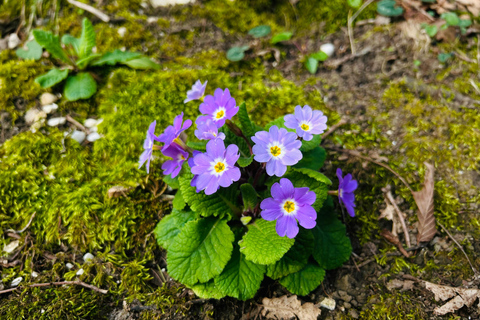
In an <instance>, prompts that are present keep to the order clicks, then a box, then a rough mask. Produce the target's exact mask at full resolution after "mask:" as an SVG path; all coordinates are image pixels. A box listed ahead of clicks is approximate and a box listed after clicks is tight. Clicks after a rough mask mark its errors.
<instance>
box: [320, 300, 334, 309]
mask: <svg viewBox="0 0 480 320" xmlns="http://www.w3.org/2000/svg"><path fill="white" fill-rule="evenodd" d="M335 305H336V302H335V300H333V299H331V298H325V299H323V301H322V302H320V307H323V308H325V309H328V310H335Z"/></svg>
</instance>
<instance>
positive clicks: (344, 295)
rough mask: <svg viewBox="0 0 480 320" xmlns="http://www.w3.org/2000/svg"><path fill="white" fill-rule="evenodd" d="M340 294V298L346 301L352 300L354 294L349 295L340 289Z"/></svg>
mask: <svg viewBox="0 0 480 320" xmlns="http://www.w3.org/2000/svg"><path fill="white" fill-rule="evenodd" d="M338 295H339V297H340V299H342V300H343V301H345V302H350V301H351V300H352V296H350V295H348V293H346V292H345V291H343V290H339V291H338Z"/></svg>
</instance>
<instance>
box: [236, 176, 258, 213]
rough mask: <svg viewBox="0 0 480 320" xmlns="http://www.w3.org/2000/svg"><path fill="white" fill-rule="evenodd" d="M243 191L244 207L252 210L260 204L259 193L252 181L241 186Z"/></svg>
mask: <svg viewBox="0 0 480 320" xmlns="http://www.w3.org/2000/svg"><path fill="white" fill-rule="evenodd" d="M240 191H241V192H242V199H243V208H244V211H245V210H252V209H253V208H255V206H256V205H257V204H258V202H259V199H258V194H257V192H256V191H255V188H253V186H252V185H251V184H250V183H244V184H242V185H241V186H240Z"/></svg>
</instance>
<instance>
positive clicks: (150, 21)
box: [147, 17, 158, 24]
mask: <svg viewBox="0 0 480 320" xmlns="http://www.w3.org/2000/svg"><path fill="white" fill-rule="evenodd" d="M157 21H158V17H148V18H147V23H148V24H150V23H157Z"/></svg>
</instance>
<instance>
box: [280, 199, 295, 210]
mask: <svg viewBox="0 0 480 320" xmlns="http://www.w3.org/2000/svg"><path fill="white" fill-rule="evenodd" d="M283 209H285V211H287V212H288V213H290V212H292V211H293V210H295V203H293V202H292V201H285V204H284V205H283Z"/></svg>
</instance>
